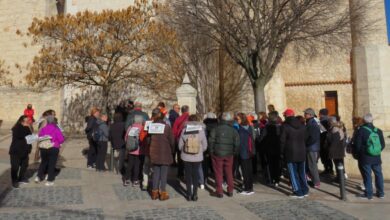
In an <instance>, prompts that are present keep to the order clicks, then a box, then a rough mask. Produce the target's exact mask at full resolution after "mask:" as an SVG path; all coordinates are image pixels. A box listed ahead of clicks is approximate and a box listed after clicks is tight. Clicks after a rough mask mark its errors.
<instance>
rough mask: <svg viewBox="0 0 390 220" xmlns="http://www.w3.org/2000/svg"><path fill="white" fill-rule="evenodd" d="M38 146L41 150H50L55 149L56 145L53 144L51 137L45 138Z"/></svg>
mask: <svg viewBox="0 0 390 220" xmlns="http://www.w3.org/2000/svg"><path fill="white" fill-rule="evenodd" d="M38 146H39V148H40V149H50V148H52V147H54V143H53V142H51V137H49V136H47V137H46V136H45V137H43V138H41V139H40V140H39V142H38Z"/></svg>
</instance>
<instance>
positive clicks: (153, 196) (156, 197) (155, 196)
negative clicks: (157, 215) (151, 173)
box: [152, 190, 159, 200]
mask: <svg viewBox="0 0 390 220" xmlns="http://www.w3.org/2000/svg"><path fill="white" fill-rule="evenodd" d="M158 196H159V195H158V190H152V200H156V199H158Z"/></svg>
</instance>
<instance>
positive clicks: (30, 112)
mask: <svg viewBox="0 0 390 220" xmlns="http://www.w3.org/2000/svg"><path fill="white" fill-rule="evenodd" d="M34 114H35V111H34V109H28V108H26V109H25V110H24V115H25V116H27V118H28V119H30V122H34Z"/></svg>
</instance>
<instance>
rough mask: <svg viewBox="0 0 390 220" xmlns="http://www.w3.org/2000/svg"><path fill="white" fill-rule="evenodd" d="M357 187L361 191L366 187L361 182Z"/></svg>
mask: <svg viewBox="0 0 390 220" xmlns="http://www.w3.org/2000/svg"><path fill="white" fill-rule="evenodd" d="M359 188H360V190H361V191H365V190H366V187H365V186H364V184H363V183H361V184H360V185H359Z"/></svg>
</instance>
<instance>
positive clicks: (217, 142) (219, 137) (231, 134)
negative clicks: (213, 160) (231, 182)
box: [209, 121, 240, 157]
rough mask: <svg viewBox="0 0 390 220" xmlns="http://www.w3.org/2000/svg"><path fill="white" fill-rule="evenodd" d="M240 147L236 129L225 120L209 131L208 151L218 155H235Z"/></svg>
mask: <svg viewBox="0 0 390 220" xmlns="http://www.w3.org/2000/svg"><path fill="white" fill-rule="evenodd" d="M239 147H240V136H239V135H238V132H237V131H236V129H234V128H233V126H232V125H231V124H230V123H228V122H227V121H221V123H220V124H219V125H218V126H217V127H216V128H215V129H214V130H212V131H211V134H210V137H209V152H210V154H212V155H215V156H218V157H227V156H233V155H237V154H238V153H239Z"/></svg>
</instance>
